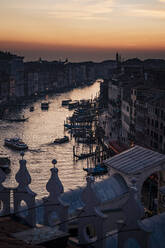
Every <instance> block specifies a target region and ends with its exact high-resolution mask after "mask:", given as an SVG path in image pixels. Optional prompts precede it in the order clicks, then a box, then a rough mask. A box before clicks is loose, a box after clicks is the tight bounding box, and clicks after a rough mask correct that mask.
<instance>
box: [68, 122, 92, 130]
mask: <svg viewBox="0 0 165 248" xmlns="http://www.w3.org/2000/svg"><path fill="white" fill-rule="evenodd" d="M64 127H66V128H68V129H72V128H76V129H77V128H81V129H91V128H92V126H91V125H79V124H68V123H65V124H64Z"/></svg>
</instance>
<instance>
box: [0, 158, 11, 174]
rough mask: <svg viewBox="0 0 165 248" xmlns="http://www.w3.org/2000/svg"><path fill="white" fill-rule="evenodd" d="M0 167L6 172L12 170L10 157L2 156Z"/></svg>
mask: <svg viewBox="0 0 165 248" xmlns="http://www.w3.org/2000/svg"><path fill="white" fill-rule="evenodd" d="M0 169H2V170H3V171H4V172H6V173H9V172H10V159H9V158H8V157H0Z"/></svg>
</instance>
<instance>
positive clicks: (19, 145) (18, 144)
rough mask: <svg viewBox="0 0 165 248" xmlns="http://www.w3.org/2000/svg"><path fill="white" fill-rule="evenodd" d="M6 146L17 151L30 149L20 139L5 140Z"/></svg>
mask: <svg viewBox="0 0 165 248" xmlns="http://www.w3.org/2000/svg"><path fill="white" fill-rule="evenodd" d="M4 145H5V146H8V147H11V148H13V149H16V150H25V149H28V146H27V145H26V144H25V143H24V142H23V141H22V140H21V139H20V138H11V139H5V140H4Z"/></svg>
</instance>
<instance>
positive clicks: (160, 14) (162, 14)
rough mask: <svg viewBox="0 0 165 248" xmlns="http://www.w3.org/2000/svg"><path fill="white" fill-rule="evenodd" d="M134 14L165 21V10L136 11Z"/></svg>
mask: <svg viewBox="0 0 165 248" xmlns="http://www.w3.org/2000/svg"><path fill="white" fill-rule="evenodd" d="M133 14H134V15H136V16H142V17H151V18H158V19H165V10H146V9H135V10H133Z"/></svg>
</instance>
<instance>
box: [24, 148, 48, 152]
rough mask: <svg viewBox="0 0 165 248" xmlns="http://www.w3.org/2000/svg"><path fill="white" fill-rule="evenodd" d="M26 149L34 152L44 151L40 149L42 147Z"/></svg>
mask: <svg viewBox="0 0 165 248" xmlns="http://www.w3.org/2000/svg"><path fill="white" fill-rule="evenodd" d="M28 151H29V152H36V153H40V152H46V151H44V150H42V149H40V148H38V149H28Z"/></svg>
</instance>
